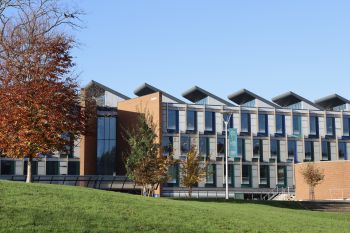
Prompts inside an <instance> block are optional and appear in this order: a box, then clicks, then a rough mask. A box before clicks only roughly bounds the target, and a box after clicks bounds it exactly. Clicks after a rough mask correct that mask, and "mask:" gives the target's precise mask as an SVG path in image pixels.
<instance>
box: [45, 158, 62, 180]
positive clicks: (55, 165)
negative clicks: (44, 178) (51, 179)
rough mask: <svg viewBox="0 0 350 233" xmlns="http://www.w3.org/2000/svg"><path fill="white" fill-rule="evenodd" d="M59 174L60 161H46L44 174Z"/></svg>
mask: <svg viewBox="0 0 350 233" xmlns="http://www.w3.org/2000/svg"><path fill="white" fill-rule="evenodd" d="M59 174H60V162H59V161H47V162H46V175H51V176H55V175H59Z"/></svg>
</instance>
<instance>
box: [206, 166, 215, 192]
mask: <svg viewBox="0 0 350 233" xmlns="http://www.w3.org/2000/svg"><path fill="white" fill-rule="evenodd" d="M205 186H206V187H216V165H215V164H209V165H208V169H207V176H206V183H205Z"/></svg>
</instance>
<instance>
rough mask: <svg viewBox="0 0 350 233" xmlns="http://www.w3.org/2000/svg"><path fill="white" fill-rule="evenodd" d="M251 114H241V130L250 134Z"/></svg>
mask: <svg viewBox="0 0 350 233" xmlns="http://www.w3.org/2000/svg"><path fill="white" fill-rule="evenodd" d="M250 127H251V126H250V114H249V113H242V114H241V132H242V133H246V134H249V133H250Z"/></svg>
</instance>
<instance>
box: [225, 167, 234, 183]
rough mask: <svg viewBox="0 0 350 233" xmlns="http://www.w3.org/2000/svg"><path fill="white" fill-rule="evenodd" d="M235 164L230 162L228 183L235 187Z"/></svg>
mask: <svg viewBox="0 0 350 233" xmlns="http://www.w3.org/2000/svg"><path fill="white" fill-rule="evenodd" d="M234 174H235V173H234V165H233V164H229V165H228V185H229V186H230V187H234V177H235V175H234ZM223 184H224V186H226V165H225V164H224V182H223Z"/></svg>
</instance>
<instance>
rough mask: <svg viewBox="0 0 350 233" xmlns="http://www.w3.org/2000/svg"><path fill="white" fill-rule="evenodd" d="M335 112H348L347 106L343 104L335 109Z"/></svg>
mask: <svg viewBox="0 0 350 233" xmlns="http://www.w3.org/2000/svg"><path fill="white" fill-rule="evenodd" d="M333 110H334V111H344V110H346V104H342V105H339V106H336V107H334V108H333Z"/></svg>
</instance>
